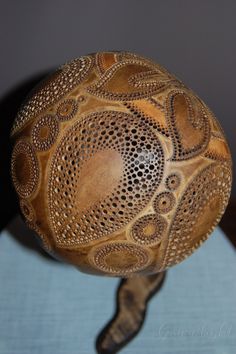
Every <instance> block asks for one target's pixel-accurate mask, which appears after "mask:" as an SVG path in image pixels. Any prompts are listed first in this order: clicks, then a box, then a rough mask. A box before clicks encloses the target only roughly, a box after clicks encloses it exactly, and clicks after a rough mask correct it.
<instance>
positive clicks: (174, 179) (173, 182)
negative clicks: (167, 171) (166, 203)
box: [166, 173, 181, 191]
mask: <svg viewBox="0 0 236 354" xmlns="http://www.w3.org/2000/svg"><path fill="white" fill-rule="evenodd" d="M180 183H181V180H180V177H179V175H177V174H176V173H172V174H171V175H169V176H168V177H167V178H166V188H167V189H169V190H170V191H175V190H176V189H177V188H178V187H179V186H180Z"/></svg>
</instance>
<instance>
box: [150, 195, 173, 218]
mask: <svg viewBox="0 0 236 354" xmlns="http://www.w3.org/2000/svg"><path fill="white" fill-rule="evenodd" d="M174 205H175V197H174V194H172V193H171V192H162V193H160V194H158V195H157V196H156V198H155V199H154V202H153V208H154V210H155V211H156V212H157V213H160V214H167V213H169V212H170V211H171V210H172V209H173V207H174Z"/></svg>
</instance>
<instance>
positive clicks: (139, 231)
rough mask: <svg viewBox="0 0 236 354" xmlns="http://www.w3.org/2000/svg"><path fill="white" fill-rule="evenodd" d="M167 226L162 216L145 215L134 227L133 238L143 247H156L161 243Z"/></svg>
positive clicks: (132, 230)
mask: <svg viewBox="0 0 236 354" xmlns="http://www.w3.org/2000/svg"><path fill="white" fill-rule="evenodd" d="M167 225H168V224H167V222H166V220H165V219H164V218H163V217H162V216H159V215H157V214H152V215H145V216H143V217H141V218H140V219H138V220H137V221H136V222H135V223H134V225H133V226H132V229H131V237H132V239H133V240H134V241H135V242H137V243H139V244H141V245H148V246H152V245H156V244H158V243H160V242H161V240H162V238H163V234H164V232H165V231H166V228H167Z"/></svg>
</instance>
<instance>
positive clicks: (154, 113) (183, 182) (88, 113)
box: [12, 52, 232, 277]
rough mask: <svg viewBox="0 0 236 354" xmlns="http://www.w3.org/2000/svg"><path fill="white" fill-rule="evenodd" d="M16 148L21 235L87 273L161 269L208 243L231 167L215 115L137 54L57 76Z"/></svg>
mask: <svg viewBox="0 0 236 354" xmlns="http://www.w3.org/2000/svg"><path fill="white" fill-rule="evenodd" d="M12 139H13V140H14V149H13V154H12V178H13V183H14V186H15V189H16V191H17V193H18V196H19V201H20V207H21V211H22V214H23V216H24V218H25V220H26V222H27V224H28V226H29V227H30V228H32V229H33V230H35V231H36V233H37V235H38V236H39V239H40V241H41V242H42V245H43V247H44V248H45V249H46V250H47V251H48V252H49V253H52V254H53V255H55V256H57V257H59V258H60V259H62V260H64V261H67V262H70V263H72V264H74V265H75V266H77V267H79V269H81V270H82V271H84V272H88V273H94V274H100V275H111V276H122V277H128V276H131V275H134V274H143V275H147V274H152V273H156V272H160V271H163V270H165V269H167V268H169V267H170V266H173V265H175V264H177V263H179V262H181V261H183V260H184V259H185V258H186V257H187V256H189V255H191V253H192V252H193V251H194V250H195V249H197V248H198V247H199V246H200V245H201V243H202V242H203V241H204V240H206V239H207V237H208V236H209V235H210V234H211V232H212V230H213V228H214V227H215V226H216V225H217V223H218V222H219V220H220V218H221V216H222V215H223V213H224V210H225V208H226V206H227V203H228V199H229V195H230V190H231V183H232V171H231V165H232V161H231V156H230V151H229V148H228V145H227V142H226V140H225V136H224V133H223V131H222V129H221V127H220V125H219V123H218V122H217V120H216V118H215V117H214V115H213V113H212V112H211V111H210V109H209V108H208V107H207V106H206V105H205V104H204V102H203V101H202V100H201V99H200V98H199V97H197V96H196V95H195V94H194V93H193V92H192V91H191V90H190V89H188V88H187V87H186V86H185V85H184V84H183V83H182V82H181V81H180V80H178V79H177V78H176V77H174V76H173V75H171V74H170V73H169V72H168V71H167V70H165V69H164V68H163V67H161V66H160V65H158V64H156V63H154V62H153V61H151V60H149V59H146V58H142V57H140V56H137V55H136V54H132V53H128V52H104V53H102V52H101V53H96V54H91V55H88V56H85V57H81V58H79V59H75V60H73V61H72V62H69V63H67V64H65V65H64V66H62V67H61V68H59V69H58V70H57V71H56V72H55V73H53V74H52V75H51V76H49V77H48V78H46V80H44V81H43V82H42V83H41V84H40V85H39V86H37V87H36V88H35V90H34V91H33V92H32V93H31V94H30V96H29V98H28V99H27V100H26V102H25V103H24V104H23V105H22V108H21V110H20V111H19V113H18V116H17V117H16V120H15V123H14V126H13V128H12Z"/></svg>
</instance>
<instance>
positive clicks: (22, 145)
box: [11, 140, 39, 198]
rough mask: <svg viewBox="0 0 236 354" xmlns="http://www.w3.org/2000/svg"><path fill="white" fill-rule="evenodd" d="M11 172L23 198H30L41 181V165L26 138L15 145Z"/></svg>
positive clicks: (15, 185)
mask: <svg viewBox="0 0 236 354" xmlns="http://www.w3.org/2000/svg"><path fill="white" fill-rule="evenodd" d="M11 174H12V180H13V183H14V187H15V189H16V191H17V193H18V194H19V196H20V197H21V198H28V197H30V196H31V195H32V194H33V193H34V192H35V190H36V188H37V186H38V183H39V165H38V160H37V156H36V154H35V151H34V149H33V147H32V145H31V144H30V143H29V142H28V141H26V140H19V141H18V142H17V143H16V144H15V146H14V149H13V153H12V160H11Z"/></svg>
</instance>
